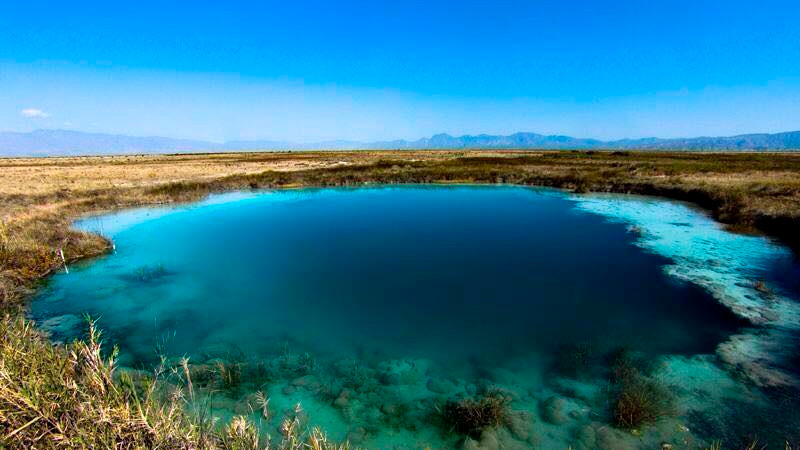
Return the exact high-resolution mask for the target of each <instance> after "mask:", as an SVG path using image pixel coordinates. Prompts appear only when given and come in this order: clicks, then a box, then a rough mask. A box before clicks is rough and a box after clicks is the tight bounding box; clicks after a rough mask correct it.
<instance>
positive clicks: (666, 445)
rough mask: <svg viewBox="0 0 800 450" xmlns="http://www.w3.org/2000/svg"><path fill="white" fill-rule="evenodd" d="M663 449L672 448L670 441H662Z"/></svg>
mask: <svg viewBox="0 0 800 450" xmlns="http://www.w3.org/2000/svg"><path fill="white" fill-rule="evenodd" d="M661 450H672V444H670V443H669V442H662V443H661Z"/></svg>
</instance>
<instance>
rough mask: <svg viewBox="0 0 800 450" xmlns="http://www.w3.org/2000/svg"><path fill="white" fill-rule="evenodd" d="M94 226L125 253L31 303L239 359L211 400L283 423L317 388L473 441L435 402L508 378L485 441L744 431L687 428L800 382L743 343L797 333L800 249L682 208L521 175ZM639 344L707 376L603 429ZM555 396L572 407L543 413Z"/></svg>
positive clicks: (146, 344)
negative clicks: (614, 386)
mask: <svg viewBox="0 0 800 450" xmlns="http://www.w3.org/2000/svg"><path fill="white" fill-rule="evenodd" d="M78 226H79V227H81V228H84V229H87V230H92V231H97V232H100V233H103V234H105V235H107V236H109V237H110V238H112V239H113V241H114V242H115V251H114V253H113V254H110V255H108V256H105V257H102V258H98V259H97V260H94V261H90V262H87V263H84V264H81V265H80V266H78V267H72V268H71V270H70V273H69V274H66V273H64V274H58V275H56V276H53V277H51V278H50V279H49V280H48V282H47V283H46V285H45V286H44V287H43V288H42V290H41V293H40V295H39V296H38V297H37V298H36V299H35V301H34V302H33V303H32V306H31V316H32V317H33V318H34V319H36V320H38V321H40V322H43V323H44V324H45V325H44V328H46V329H49V330H50V331H51V332H52V335H53V339H55V340H66V339H71V338H74V337H77V336H79V335H80V327H79V326H78V321H77V320H75V316H77V315H80V314H83V313H88V314H90V315H92V316H94V317H99V319H100V320H99V325H100V327H102V328H103V329H104V330H105V331H106V336H107V337H108V339H109V340H110V341H111V342H113V343H114V344H116V345H119V347H120V349H121V363H122V364H123V365H125V366H128V367H134V368H144V369H147V368H150V367H152V366H153V364H155V363H156V362H157V360H158V356H159V354H166V355H167V356H172V357H177V356H181V355H184V354H185V355H188V356H189V357H190V361H192V362H193V364H194V367H195V369H197V370H198V374H200V373H201V372H200V371H201V370H203V369H207V370H206V371H207V372H208V373H206V374H205V376H208V377H210V378H213V374H214V373H216V372H215V370H216V369H215V367H216V365H217V364H218V363H219V362H220V361H223V362H231V361H233V362H234V363H235V364H236V367H238V368H239V369H237V370H239V371H240V372H241V377H240V378H241V380H240V381H239V382H238V383H236V385H235V386H229V387H230V389H229V390H228V392H223V393H220V392H219V391H220V389H219V386H218V382H215V381H214V380H213V379H212V380H211V381H208V383H209V389H208V391H209V394H208V395H209V396H210V398H211V399H212V402H211V405H212V406H211V407H212V409H213V410H214V411H215V413H216V414H218V415H220V416H222V417H227V416H230V415H233V414H242V413H245V414H247V413H250V411H249V410H248V408H247V407H246V406H243V405H244V404H245V403H246V401H247V400H248V399H252V394H253V393H254V392H255V391H257V390H262V391H264V392H265V393H266V394H267V396H269V397H270V399H271V403H270V405H271V413H270V415H269V417H268V418H267V419H264V418H263V417H262V418H261V419H260V420H261V425H262V427H263V428H264V430H265V432H267V433H270V434H272V435H276V434H277V432H276V428H277V424H278V422H279V421H280V419H281V418H282V417H283V416H284V415H285V413H286V411H291V409H292V407H293V405H294V404H295V403H297V402H301V404H302V405H303V407H304V410H305V415H307V416H308V420H309V423H310V424H321V425H322V426H324V427H325V428H326V429H328V431H329V432H330V434H331V435H332V437H334V438H336V439H342V438H345V437H347V438H350V439H352V440H353V441H355V442H356V443H357V444H360V445H366V446H369V447H372V448H375V447H380V448H390V447H398V448H405V447H425V446H430V447H449V446H453V445H456V444H457V443H458V442H459V441H460V440H461V437H460V436H457V435H454V434H452V433H448V432H447V431H448V430H443V429H442V427H441V426H437V424H436V420H434V419H435V418H432V417H433V416H435V411H436V407H437V405H441V403H442V402H445V401H446V400H447V399H450V398H457V397H459V396H468V395H475V394H477V393H479V392H481V390H485V389H487V386H490V387H491V388H492V389H495V388H496V389H503V390H504V391H507V392H510V395H511V396H512V397H513V400H512V404H511V406H512V408H513V409H514V411H516V412H515V416H514V419H513V421H512V423H511V424H510V425H508V426H507V427H503V428H502V429H500V430H495V431H493V432H492V433H494V435H492V436H489V435H488V433H487V436H486V437H485V439H484V438H480V437H478V438H476V439H478V441H477V442H478V443H481V444H482V445H483V446H484V447H487V448H488V447H490V446H491V445H493V442H494V441H497V442H499V444H498V445H500V446H501V447H513V446H518V447H520V448H525V447H531V446H539V447H544V448H565V447H566V446H568V445H572V446H573V447H575V448H581V447H583V448H593V447H598V448H603V447H606V448H622V447H628V448H637V446H641V445H649V444H650V443H652V442H655V441H658V440H667V441H673V440H674V441H675V442H676V443H679V442H689V441H690V440H691V442H692V443H695V442H698V443H699V442H701V441H702V440H704V439H708V438H710V437H716V436H708V434H715V435H720V436H718V438H720V439H728V440H729V441H730V440H734V439H737V438H738V437H737V436H735V434H736V433H737V431H731V430H730V427H727V428H726V425H725V424H724V422H725V421H722V422H723V423H722V424H721V425H720V424H717V423H716V422H713V421H710V422H709V420H710V419H709V420H706V422H703V424H704V425H703V426H704V427H705V429H701V430H700V431H699V432H696V433H692V432H691V431H690V430H689V428H688V427H687V424H689V423H690V422H691V421H692V420H694V421H697V420H700V419H697V417H698V415H699V417H701V418H705V417H706V416H707V415H705V414H704V413H703V411H704V410H707V409H713V408H716V407H718V406H719V405H721V404H727V403H725V402H728V401H729V400H730V399H735V400H737V401H743V402H750V403H754V402H755V403H758V404H759V405H760V404H761V403H765V404H767V403H769V399H768V398H767V397H764V395H766V394H764V393H763V392H762V391H761V390H760V389H758V388H756V387H754V386H753V384H752V381H746V382H742V381H740V380H741V378H747V379H749V380H752V379H758V377H759V376H761V377H762V381H763V380H764V379H766V380H776V379H779V380H780V381H782V382H783V381H785V382H786V383H790V382H791V379H792V377H793V376H794V373H792V370H791V369H792V367H791V363H787V361H786V360H785V358H784V359H781V360H780V361H774V364H773V363H770V364H768V367H767V366H765V367H763V368H758V367H757V368H753V367H748V365H747V364H744V363H743V362H745V363H746V362H747V361H748V358H752V357H753V356H752V355H750V356H747V357H741V355H743V354H747V352H752V351H753V348H758V345H759V344H760V343H761V341H759V338H758V337H757V336H763V335H764V334H769V333H780V339H786V340H787V342H788V341H789V340H790V339H792V338H793V336H794V334H793V331H792V330H794V329H795V328H796V327H797V326H798V323H797V322H798V320H797V318H798V314H797V311H798V308H797V306H796V305H797V303H796V302H795V301H794V300H793V299H794V298H796V295H797V285H796V282H795V281H794V280H796V279H797V276H798V275H800V272H799V271H798V268H797V265H796V263H795V261H794V260H793V257H792V255H791V254H790V253H789V252H787V251H786V250H785V249H783V248H781V247H779V246H777V245H775V244H773V243H771V242H770V241H768V240H766V239H763V238H757V237H748V236H741V235H734V234H730V233H727V232H725V231H723V230H722V229H720V227H719V226H717V225H716V224H714V223H713V222H712V221H711V220H710V219H708V218H707V217H706V216H705V215H704V214H703V213H702V212H699V211H696V210H694V209H692V208H689V207H687V206H685V205H682V204H677V203H672V202H666V201H654V200H652V199H647V198H637V197H619V196H602V195H599V196H598V195H595V196H571V195H567V194H563V193H560V192H557V191H551V190H543V189H529V188H518V187H474V186H458V187H391V188H364V189H324V190H312V189H304V190H296V191H276V192H263V193H257V194H249V193H242V194H233V195H227V196H217V197H212V198H211V199H209V200H207V201H204V202H201V203H198V204H195V205H190V206H186V207H177V208H163V209H151V210H137V211H128V212H122V213H117V214H112V215H108V216H102V217H96V218H89V219H86V220H83V221H81V222H80V223H79V224H78ZM755 280H764V284H763V285H758V286H757V285H756V284H754V281H755ZM764 285H765V286H769V289H770V292H769V295H768V296H767V295H766V294H765V293H764V292H762V291H763V290H764V289H762V286H764ZM767 297H769V298H767ZM754 327H755V328H754ZM753 330H757V332H755V331H753ZM754 336H755V337H754ZM775 341H776V338H774V336H773V337H772V338H770V340H769V342H771V343H773V342H775ZM725 343H727V345H728V347H724V346H723V347H720V348H723V349H724V352H717V349H718V347H719V346H720V344H725ZM787 345H788V344H787ZM620 347H625V348H630V349H633V350H635V351H636V352H639V353H640V354H641V355H644V357H646V358H648V359H649V360H652V361H657V362H658V369H657V370H656V371H655V372H656V374H655V375H653V376H659V377H661V378H662V379H664V380H666V381H671V382H674V383H676V386H677V385H679V384H686V383H694V384H696V385H697V386H694V387H693V390H692V391H691V392H689V393H687V394H685V395H682V396H680V398H679V399H678V400H679V402H678V403H679V404H680V407H679V408H678V411H677V412H676V413H675V414H674V416H673V417H670V418H667V419H664V420H662V421H660V422H659V424H657V425H654V426H652V427H650V428H649V431H647V432H645V433H644V435H639V436H636V435H632V434H630V433H629V432H622V431H619V430H612V431H603V430H604V429H605V428H608V427H605V423H604V422H606V421H608V411H607V409H608V408H607V403H608V401H607V400H604V399H602V396H603V394H602V392H603V387H604V386H605V384H607V382H606V381H605V379H604V378H605V374H604V372H603V370H604V369H603V367H604V364H605V363H604V361H605V359H604V357H603V355H607V354H608V353H610V352H613V351H614V350H615V349H617V348H620ZM578 350H580V351H578ZM575 354H579V355H589V356H588V357H586V358H585V360H586V361H584V359H580V360H579V363H580V364H579V365H580V366H581V367H579V369H581V370H580V371H581V372H585V373H576V371H574V370H572V369H573V368H572V367H571V366H570V367H568V368H567V370H564V368H565V363H564V361H565V359H566V361H567V364H566V365H567V366H569V365H570V364H569V363H570V362H572V363H574V358H571V357H570V356H569V355H575ZM564 355H568V357H567V358H565V357H564ZM697 355H705V356H697ZM792 357H793V355H792V354H789V355H787V358H789V361H791V360H792V359H791V358H792ZM762 369H763V370H762ZM764 371H773V372H768V373H767V375H763V372H764ZM756 372H757V373H756ZM209 374H211V375H209ZM676 374H677V375H676ZM732 374H735V375H736V377H734V376H733V375H732ZM198 376H200V375H198ZM670 377H673V378H674V379H671V378H670ZM675 377H677V378H675ZM765 377H766V378H765ZM689 380H693V381H691V382H690V381H689ZM666 381H665V382H666ZM215 383H216V384H215ZM200 384H201V385H202V382H200ZM565 385H569V387H568V388H564V386H565ZM212 391H213V393H212ZM706 391H708V392H706ZM565 392H566V394H565ZM697 392H704V393H703V394H702V395H701V394H697ZM569 393H571V394H569ZM570 395H571V396H570ZM551 397H557V398H558V399H559V405H560V408H561V409H562V410H563V411H561V412H560V414H561V415H564V416H565V417H566V418H565V419H564V420H563V421H562V420H560V419H559V420H555V419H553V417H550V412H551V411H548V412H547V413H543V412H542V405H543V404H545V403H546V402H547V401H548V400H549V399H550V398H551ZM795 406H797V405H796V404H795ZM545 409H546V407H545ZM725 414H729V415H735V414H737V410H736V409H735V408H734V409H733V410H732V411H731V412H726V413H725ZM765 414H767V413H765ZM254 417H258V414H257V413H256V414H254ZM716 418H717V415H715V416H714V417H713V419H716ZM723 419H724V417H723ZM792 420H793V419H792ZM681 427H685V428H687V429H686V430H684V428H681ZM598 430H599V431H598ZM676 430H678V431H676ZM778 431H780V430H778ZM587 434H591V435H592V436H593V437H586V436H585V435H587ZM729 435H730V437H729ZM493 439H494V441H492V440H493ZM484 440H486V442H483V441H484ZM473 444H474V443H473ZM470 445H471V444H470ZM621 446H622V447H621Z"/></svg>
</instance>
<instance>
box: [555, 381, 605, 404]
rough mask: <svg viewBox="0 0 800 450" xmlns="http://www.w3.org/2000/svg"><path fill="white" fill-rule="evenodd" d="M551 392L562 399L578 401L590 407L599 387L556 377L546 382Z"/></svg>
mask: <svg viewBox="0 0 800 450" xmlns="http://www.w3.org/2000/svg"><path fill="white" fill-rule="evenodd" d="M548 383H549V385H550V386H552V388H553V390H554V391H556V392H558V393H559V394H561V395H563V396H564V397H569V398H573V399H576V400H580V401H581V402H583V403H586V404H587V405H591V404H592V403H593V402H594V399H596V398H597V396H598V391H599V390H600V387H599V385H597V384H592V383H586V382H582V381H578V380H572V379H568V378H561V377H557V378H555V379H552V380H549V381H548Z"/></svg>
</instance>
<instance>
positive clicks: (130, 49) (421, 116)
mask: <svg viewBox="0 0 800 450" xmlns="http://www.w3.org/2000/svg"><path fill="white" fill-rule="evenodd" d="M36 128H65V129H75V130H81V131H95V132H113V133H125V134H132V135H161V136H171V137H185V138H197V139H208V140H216V141H222V140H233V139H276V140H292V141H300V142H303V141H305V142H309V141H317V140H327V139H356V140H379V139H394V138H409V139H415V138H418V137H422V136H427V135H431V134H434V133H439V132H447V133H451V134H465V133H470V134H477V133H492V134H507V133H512V132H515V131H534V132H540V133H547V134H550V133H557V134H569V135H572V136H578V137H598V138H604V139H610V138H622V137H643V136H660V137H677V136H697V135H729V134H737V133H747V132H776V131H787V130H797V129H800V3H798V0H792V1H772V0H761V1H759V2H754V1H744V0H727V1H723V0H720V1H711V0H708V1H703V0H691V1H689V0H685V1H684V0H678V1H674V0H673V1H646V0H620V1H554V0H550V1H519V2H515V1H504V0H494V1H491V2H472V1H464V0H460V1H439V2H436V1H431V0H429V1H407V2H403V1H388V2H379V1H371V2H367V1H363V2H355V1H348V0H340V1H329V2H324V3H323V2H303V1H285V2H272V1H261V2H241V1H225V2H205V1H193V2H185V3H183V2H171V1H168V0H161V1H158V2H151V1H129V2H114V1H85V2H80V1H75V2H63V1H59V2H48V1H36V0H27V1H4V2H3V5H2V8H0V130H3V131H29V130H33V129H36Z"/></svg>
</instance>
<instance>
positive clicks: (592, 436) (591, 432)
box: [575, 425, 597, 450]
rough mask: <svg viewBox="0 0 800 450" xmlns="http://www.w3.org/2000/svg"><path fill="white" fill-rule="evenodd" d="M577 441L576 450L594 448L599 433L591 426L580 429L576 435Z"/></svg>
mask: <svg viewBox="0 0 800 450" xmlns="http://www.w3.org/2000/svg"><path fill="white" fill-rule="evenodd" d="M575 439H577V442H576V443H575V449H576V450H578V449H590V448H594V447H595V443H596V442H597V432H596V431H595V429H594V428H593V427H592V426H591V425H584V426H582V427H580V428H578V431H577V432H576V433H575Z"/></svg>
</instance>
